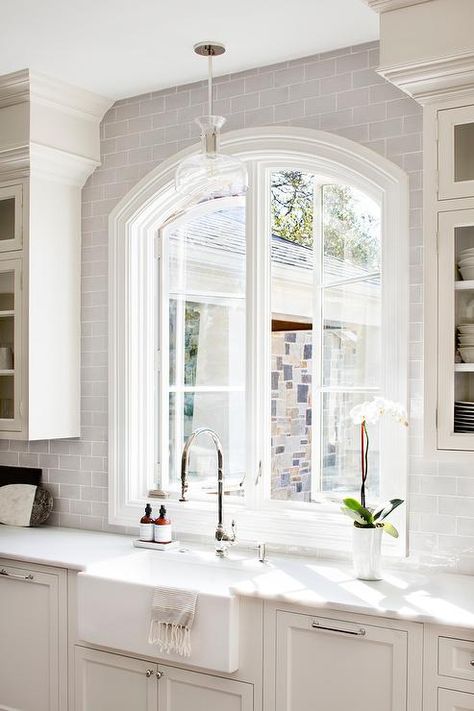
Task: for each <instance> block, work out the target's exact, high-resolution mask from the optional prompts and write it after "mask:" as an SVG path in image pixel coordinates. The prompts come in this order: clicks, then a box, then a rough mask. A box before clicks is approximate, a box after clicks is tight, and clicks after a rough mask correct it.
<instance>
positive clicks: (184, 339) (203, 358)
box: [169, 297, 245, 387]
mask: <svg viewBox="0 0 474 711" xmlns="http://www.w3.org/2000/svg"><path fill="white" fill-rule="evenodd" d="M244 343H245V300H244V299H243V298H236V299H225V298H224V297H223V298H222V299H221V303H220V304H216V303H203V302H198V301H184V300H183V299H181V298H180V299H179V300H177V299H171V300H170V361H169V365H170V384H171V385H176V363H177V360H176V359H177V353H176V349H177V347H179V348H181V349H182V351H183V354H184V362H183V363H182V368H183V369H184V385H191V386H195V385H207V386H210V387H212V386H213V385H214V386H215V385H243V384H244V379H245V357H242V347H243V344H244ZM177 344H180V345H179V346H178V345H177Z"/></svg>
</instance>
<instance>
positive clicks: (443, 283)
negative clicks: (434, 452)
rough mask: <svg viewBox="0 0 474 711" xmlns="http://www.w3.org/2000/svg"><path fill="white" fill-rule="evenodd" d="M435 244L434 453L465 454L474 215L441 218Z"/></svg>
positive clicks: (473, 367)
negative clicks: (435, 364)
mask: <svg viewBox="0 0 474 711" xmlns="http://www.w3.org/2000/svg"><path fill="white" fill-rule="evenodd" d="M438 239H439V242H438V282H439V289H438V319H439V322H438V411H437V412H438V448H439V449H454V450H465V451H469V450H474V210H456V211H453V212H442V213H440V215H439V237H438ZM433 357H434V354H433Z"/></svg>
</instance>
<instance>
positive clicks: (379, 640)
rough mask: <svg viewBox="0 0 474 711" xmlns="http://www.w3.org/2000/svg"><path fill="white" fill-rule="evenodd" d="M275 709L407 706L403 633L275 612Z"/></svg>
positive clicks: (394, 709)
mask: <svg viewBox="0 0 474 711" xmlns="http://www.w3.org/2000/svg"><path fill="white" fill-rule="evenodd" d="M276 624H277V630H276V645H277V653H276V676H275V678H276V685H275V691H276V704H275V708H276V711H315V709H321V710H323V709H324V710H325V711H326V710H327V711H329V709H330V710H331V711H346V710H347V709H350V710H351V711H367V704H368V697H367V695H366V694H365V693H364V692H363V690H364V689H366V690H367V693H368V694H369V696H370V700H371V701H370V704H369V705H373V706H374V708H377V711H406V708H407V655H408V640H407V637H408V635H407V632H405V631H401V630H395V629H388V628H387V629H386V628H384V627H376V626H372V625H366V624H362V625H360V624H358V623H353V622H345V621H342V620H334V619H325V618H322V617H319V616H317V617H316V616H315V617H312V616H310V615H303V614H298V613H290V612H283V611H278V612H277V623H276Z"/></svg>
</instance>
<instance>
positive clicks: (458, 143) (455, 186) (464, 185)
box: [438, 106, 474, 200]
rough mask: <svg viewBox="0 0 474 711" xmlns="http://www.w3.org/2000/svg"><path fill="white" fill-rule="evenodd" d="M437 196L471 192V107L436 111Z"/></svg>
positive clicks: (473, 188) (473, 160)
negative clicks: (437, 125)
mask: <svg viewBox="0 0 474 711" xmlns="http://www.w3.org/2000/svg"><path fill="white" fill-rule="evenodd" d="M438 122H439V143H438V170H439V199H440V200H446V199H452V198H463V197H471V196H472V195H474V106H461V107H458V108H454V109H443V110H442V111H439V112H438Z"/></svg>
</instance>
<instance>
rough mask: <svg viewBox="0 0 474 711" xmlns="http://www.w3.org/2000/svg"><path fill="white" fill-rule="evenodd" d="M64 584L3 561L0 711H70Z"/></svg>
mask: <svg viewBox="0 0 474 711" xmlns="http://www.w3.org/2000/svg"><path fill="white" fill-rule="evenodd" d="M62 582H63V579H62V578H61V577H60V575H59V574H58V575H55V574H52V573H43V572H38V571H37V570H29V569H25V568H21V567H14V566H11V565H7V564H5V565H3V564H2V562H1V561H0V709H9V710H13V709H14V710H15V711H64V709H65V708H66V701H65V700H66V677H65V672H66V669H65V667H64V660H65V657H66V649H65V644H63V642H65V628H64V629H63V628H62V625H64V627H65V619H64V617H63V612H65V609H66V605H65V600H64V599H61V597H62V594H63V588H62ZM61 608H62V609H61Z"/></svg>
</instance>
